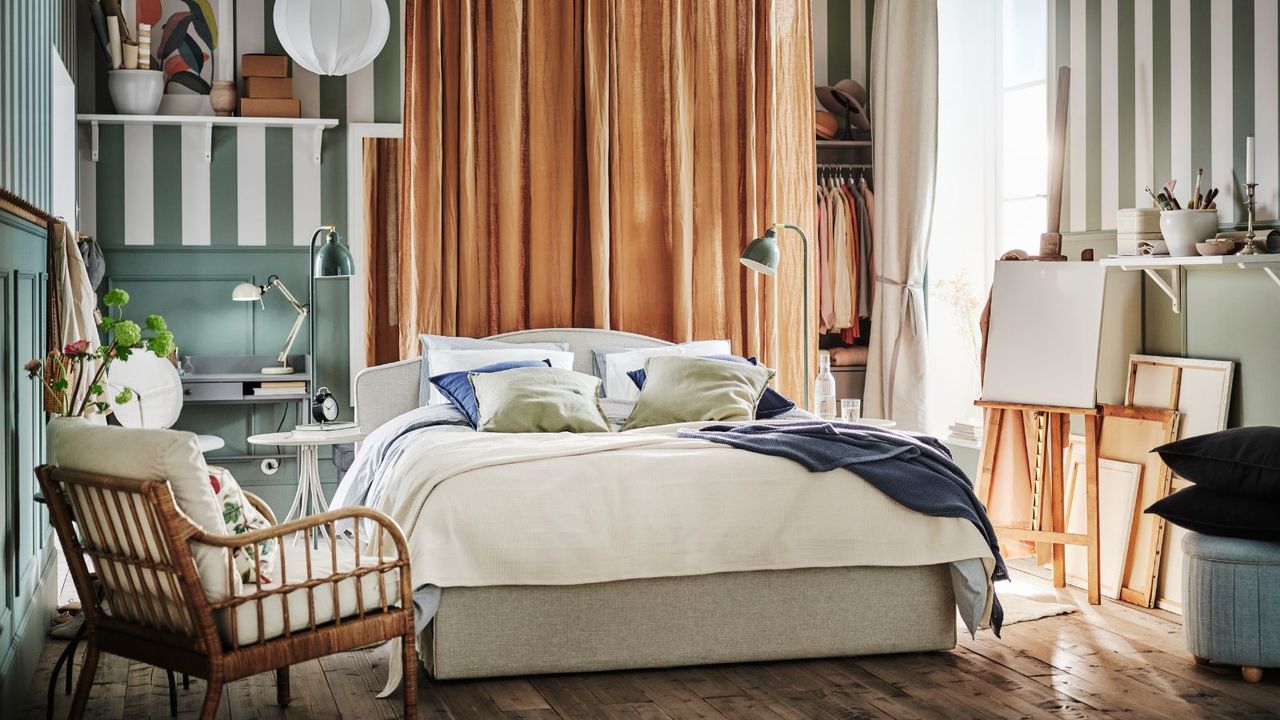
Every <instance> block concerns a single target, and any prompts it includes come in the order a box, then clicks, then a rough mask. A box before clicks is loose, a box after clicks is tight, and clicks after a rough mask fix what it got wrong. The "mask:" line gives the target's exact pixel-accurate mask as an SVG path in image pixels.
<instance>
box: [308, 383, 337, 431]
mask: <svg viewBox="0 0 1280 720" xmlns="http://www.w3.org/2000/svg"><path fill="white" fill-rule="evenodd" d="M311 417H312V418H314V419H315V421H316V422H318V423H320V424H321V425H323V424H325V423H331V422H333V421H334V420H337V419H338V401H337V399H335V398H334V397H333V393H331V392H329V388H327V387H322V388H320V389H319V390H318V391H317V392H316V394H315V397H313V398H311Z"/></svg>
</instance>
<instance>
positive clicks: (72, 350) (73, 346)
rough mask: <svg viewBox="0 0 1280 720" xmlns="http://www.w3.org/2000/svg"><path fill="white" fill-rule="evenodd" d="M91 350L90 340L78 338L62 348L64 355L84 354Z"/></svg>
mask: <svg viewBox="0 0 1280 720" xmlns="http://www.w3.org/2000/svg"><path fill="white" fill-rule="evenodd" d="M88 352H89V341H88V340H76V341H75V342H73V343H70V344H68V345H67V346H66V347H64V348H62V354H63V355H84V354H86V353H88Z"/></svg>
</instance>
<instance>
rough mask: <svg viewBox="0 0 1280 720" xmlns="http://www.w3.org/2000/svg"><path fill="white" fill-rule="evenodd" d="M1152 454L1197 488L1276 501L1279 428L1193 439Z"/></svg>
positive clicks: (1279, 491) (1239, 430)
mask: <svg viewBox="0 0 1280 720" xmlns="http://www.w3.org/2000/svg"><path fill="white" fill-rule="evenodd" d="M1156 452H1158V453H1160V457H1161V459H1163V460H1164V462H1165V464H1166V465H1168V466H1169V468H1170V469H1171V470H1173V471H1174V472H1175V473H1177V474H1178V475H1181V476H1182V477H1184V478H1186V479H1188V480H1190V481H1191V482H1193V483H1195V484H1197V485H1199V486H1201V487H1205V488H1212V489H1214V490H1221V491H1223V492H1227V493H1234V494H1236V495H1244V496H1247V497H1253V498H1260V499H1263V500H1280V427H1245V428H1233V429H1231V430H1223V431H1222V432H1216V433H1209V434H1208V435H1197V436H1195V437H1189V438H1187V439H1185V440H1179V441H1177V442H1172V443H1169V444H1168V445H1162V446H1160V447H1158V448H1156Z"/></svg>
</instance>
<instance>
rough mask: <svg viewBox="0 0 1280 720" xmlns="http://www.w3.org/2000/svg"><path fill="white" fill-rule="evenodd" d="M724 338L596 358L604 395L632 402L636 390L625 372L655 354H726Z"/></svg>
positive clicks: (638, 391)
mask: <svg viewBox="0 0 1280 720" xmlns="http://www.w3.org/2000/svg"><path fill="white" fill-rule="evenodd" d="M729 353H730V347H729V341H728V340H694V341H692V342H687V343H680V344H679V345H665V346H663V347H656V348H642V349H640V350H627V351H625V352H610V353H608V354H606V355H601V356H600V357H601V358H602V359H603V360H604V364H603V368H602V369H603V371H604V374H603V376H602V377H601V378H600V379H601V380H604V385H603V387H604V396H605V397H607V398H609V399H610V400H622V401H624V402H635V401H636V400H637V399H638V398H639V397H640V389H639V388H637V387H636V384H635V383H634V382H632V381H631V378H630V377H627V373H629V372H631V371H633V370H639V369H641V368H643V367H644V361H645V360H648V359H649V358H651V357H656V356H659V355H694V356H697V357H703V356H706V355H728V354H729Z"/></svg>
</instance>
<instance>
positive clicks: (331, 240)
mask: <svg viewBox="0 0 1280 720" xmlns="http://www.w3.org/2000/svg"><path fill="white" fill-rule="evenodd" d="M321 235H324V236H325V240H324V244H323V245H320V246H319V247H317V245H316V243H317V242H319V240H320V236H321ZM354 268H355V264H354V263H353V262H352V261H351V252H350V251H349V250H347V248H346V247H344V246H343V245H342V242H341V238H339V237H338V230H337V228H335V227H334V226H332V225H324V226H321V227H319V228H317V229H316V231H315V233H314V234H313V235H312V236H311V272H310V273H309V274H308V277H307V304H306V305H302V304H300V303H299V302H298V300H297V298H295V297H294V296H293V294H292V293H290V292H289V289H288V288H286V287H285V286H284V283H283V282H281V280H280V278H279V276H276V275H272V276H271V277H269V278H267V282H266V284H265V285H254V284H253V283H240V284H239V285H236V287H235V289H234V290H232V292H231V299H232V300H239V301H246V302H252V301H254V300H259V301H261V300H262V296H263V295H265V294H266V293H268V292H270V291H271V290H272V289H277V288H278V289H279V290H280V293H281V294H282V295H284V297H285V300H287V301H288V302H289V305H291V306H292V307H293V309H294V311H295V312H297V313H298V318H297V320H294V322H293V329H291V330H290V331H289V337H288V338H286V339H285V341H284V348H283V349H282V350H281V351H280V355H279V356H278V360H279V362H280V364H279V365H273V366H272V367H267V368H263V369H262V372H263V374H264V375H288V374H290V373H292V372H293V368H292V367H290V365H289V350H290V349H292V348H293V341H294V340H296V339H297V337H298V330H299V328H300V327H301V325H302V322H303V321H304V320H306V319H307V316H308V315H310V316H312V319H311V324H309V325H308V326H307V340H308V342H309V343H310V345H309V348H310V349H309V352H310V353H311V357H312V363H313V364H314V363H315V354H316V321H315V307H316V279H317V278H320V279H323V278H339V277H350V276H352V275H353V274H355V270H354ZM312 377H313V378H314V370H313V375H312Z"/></svg>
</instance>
